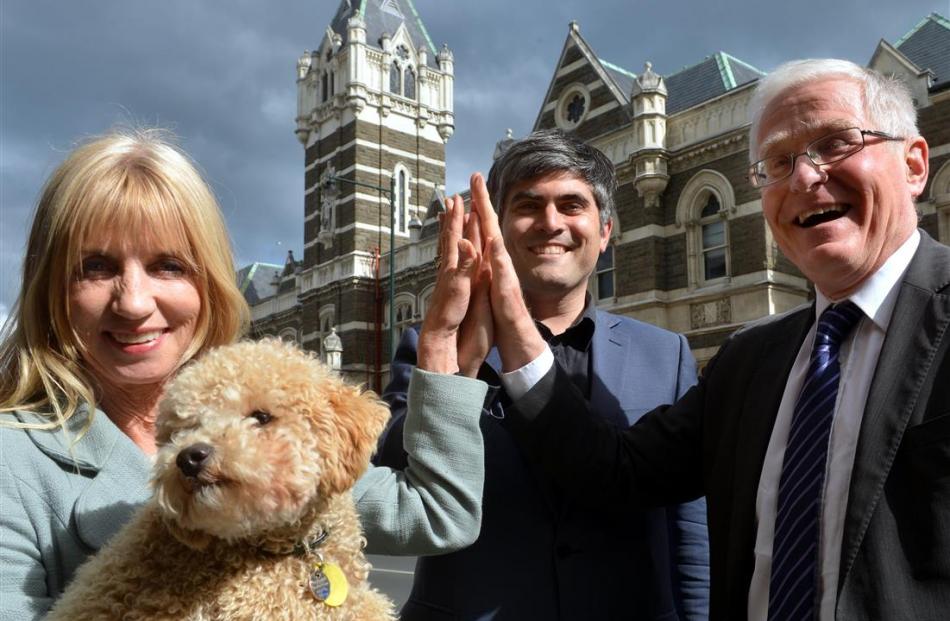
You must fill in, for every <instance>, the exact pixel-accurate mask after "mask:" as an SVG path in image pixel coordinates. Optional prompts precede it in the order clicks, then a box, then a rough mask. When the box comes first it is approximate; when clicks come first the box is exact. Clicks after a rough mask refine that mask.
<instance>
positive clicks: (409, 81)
mask: <svg viewBox="0 0 950 621" xmlns="http://www.w3.org/2000/svg"><path fill="white" fill-rule="evenodd" d="M411 58H412V55H411V54H410V53H409V49H408V48H407V47H406V46H405V45H399V46H397V47H396V57H395V58H394V59H393V62H392V64H391V65H390V66H389V92H390V93H393V94H394V95H402V96H403V97H407V98H409V99H415V98H416V70H415V69H414V68H413V66H412V64H411V61H410V59H411Z"/></svg>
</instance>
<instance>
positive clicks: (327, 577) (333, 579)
mask: <svg viewBox="0 0 950 621" xmlns="http://www.w3.org/2000/svg"><path fill="white" fill-rule="evenodd" d="M349 591H350V584H349V583H348V582H347V581H346V575H345V574H344V573H343V570H342V569H340V566H339V565H334V564H333V563H317V564H316V565H314V567H313V572H311V573H310V592H311V593H313V596H314V597H315V598H316V599H317V601H318V602H323V603H324V604H326V605H327V606H333V607H336V606H339V605H340V604H342V603H343V602H344V601H346V596H347V595H348V594H349Z"/></svg>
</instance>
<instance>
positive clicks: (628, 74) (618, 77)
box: [597, 58, 637, 103]
mask: <svg viewBox="0 0 950 621" xmlns="http://www.w3.org/2000/svg"><path fill="white" fill-rule="evenodd" d="M597 60H599V61H600V64H601V65H603V67H604V70H605V71H607V75H609V76H610V79H611V80H613V81H614V84H616V86H617V90H619V91H620V92H621V93H623V99H624V103H629V102H630V92H631V91H632V90H633V83H634V82H636V81H637V74H635V73H633V72H632V71H627V70H626V69H624V68H623V67H620V66H618V65H615V64H613V63H611V62H607V61H606V60H604V59H603V58H598V59H597Z"/></svg>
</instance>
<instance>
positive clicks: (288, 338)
mask: <svg viewBox="0 0 950 621" xmlns="http://www.w3.org/2000/svg"><path fill="white" fill-rule="evenodd" d="M279 338H280V340H282V341H284V342H286V343H296V342H297V331H296V330H294V329H293V328H284V329H283V330H281V331H280V335H279Z"/></svg>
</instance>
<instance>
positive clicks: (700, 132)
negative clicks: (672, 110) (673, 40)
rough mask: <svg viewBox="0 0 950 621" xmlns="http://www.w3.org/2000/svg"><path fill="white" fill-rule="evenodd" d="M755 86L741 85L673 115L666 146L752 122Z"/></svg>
mask: <svg viewBox="0 0 950 621" xmlns="http://www.w3.org/2000/svg"><path fill="white" fill-rule="evenodd" d="M751 99H752V88H751V85H750V86H749V87H742V86H740V87H739V88H738V89H736V90H734V91H730V92H728V93H726V94H725V95H722V96H720V97H718V98H716V99H713V100H712V101H710V102H708V103H706V104H703V105H701V106H698V107H696V108H690V109H689V110H684V111H683V112H681V113H679V114H676V115H673V116H672V117H670V122H669V130H668V136H667V145H668V147H669V149H670V150H678V149H682V148H683V147H686V146H689V145H691V144H695V143H698V142H702V141H704V140H707V139H709V138H712V137H714V136H717V135H719V134H722V133H724V132H728V131H730V130H734V129H739V128H740V127H745V126H746V125H748V124H749V102H750V101H751Z"/></svg>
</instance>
